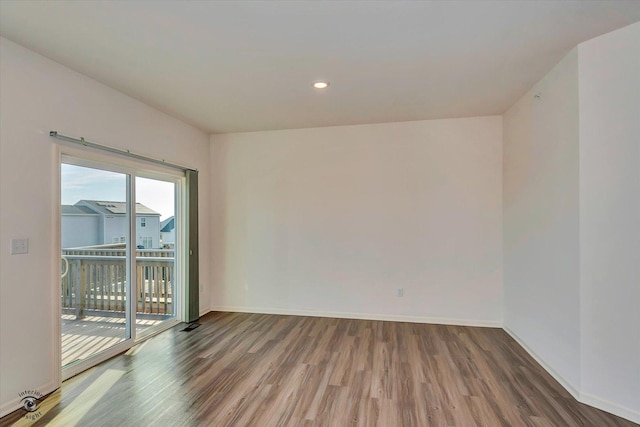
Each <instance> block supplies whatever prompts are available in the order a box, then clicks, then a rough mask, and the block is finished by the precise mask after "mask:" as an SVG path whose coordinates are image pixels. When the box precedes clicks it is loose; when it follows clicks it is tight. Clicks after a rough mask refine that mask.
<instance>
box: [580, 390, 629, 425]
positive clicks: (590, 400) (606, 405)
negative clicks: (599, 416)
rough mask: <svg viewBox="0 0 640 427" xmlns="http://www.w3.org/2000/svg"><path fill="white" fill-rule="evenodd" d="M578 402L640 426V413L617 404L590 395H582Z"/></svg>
mask: <svg viewBox="0 0 640 427" xmlns="http://www.w3.org/2000/svg"><path fill="white" fill-rule="evenodd" d="M578 401H579V402H581V403H584V404H585V405H589V406H593V407H594V408H598V409H601V410H603V411H605V412H609V413H610V414H613V415H617V416H619V417H622V418H626V419H627V420H629V421H633V422H634V423H637V424H640V412H638V411H634V410H633V409H629V408H626V407H624V406H621V405H618V404H617V403H613V402H609V401H607V400H604V399H601V398H599V397H598V396H594V395H592V394H589V393H580V399H578Z"/></svg>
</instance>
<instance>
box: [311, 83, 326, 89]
mask: <svg viewBox="0 0 640 427" xmlns="http://www.w3.org/2000/svg"><path fill="white" fill-rule="evenodd" d="M313 87H315V88H316V89H326V88H328V87H329V82H315V83H314V84H313Z"/></svg>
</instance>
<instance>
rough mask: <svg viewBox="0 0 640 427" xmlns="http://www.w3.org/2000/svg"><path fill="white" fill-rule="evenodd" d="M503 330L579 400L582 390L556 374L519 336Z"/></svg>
mask: <svg viewBox="0 0 640 427" xmlns="http://www.w3.org/2000/svg"><path fill="white" fill-rule="evenodd" d="M502 329H504V331H505V332H506V333H508V334H509V335H510V336H511V338H513V339H514V340H515V341H516V342H517V343H518V344H519V345H520V347H522V348H524V349H525V351H526V352H527V353H529V356H531V357H533V358H534V359H535V361H536V362H538V364H539V365H540V366H542V367H543V368H544V370H545V371H547V372H548V373H549V374H550V375H551V376H552V377H553V378H554V379H555V380H556V381H558V382H559V383H560V385H561V386H562V387H564V389H565V390H567V391H568V392H569V394H571V396H573V398H574V399H576V400H579V397H580V390H579V389H578V388H577V387H575V386H574V385H573V384H571V382H569V381H567V380H566V379H565V378H564V377H563V376H562V375H560V374H559V373H558V372H556V371H555V370H554V369H553V368H552V367H551V365H550V364H548V363H547V362H546V361H545V360H544V359H543V358H542V357H540V356H539V355H538V354H537V353H536V352H535V351H533V349H531V347H529V346H528V345H527V344H525V342H524V340H523V339H522V338H520V337H519V336H518V334H516V333H515V332H513V331H512V330H511V329H509V328H507V327H506V326H504V327H503V328H502Z"/></svg>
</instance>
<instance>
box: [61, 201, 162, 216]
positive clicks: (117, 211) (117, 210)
mask: <svg viewBox="0 0 640 427" xmlns="http://www.w3.org/2000/svg"><path fill="white" fill-rule="evenodd" d="M74 206H75V207H86V208H88V209H90V210H92V211H94V212H99V213H102V214H105V215H124V214H125V213H127V204H126V202H111V201H108V200H80V201H78V202H77V203H76V204H75V205H74ZM136 214H137V215H140V214H142V215H158V216H160V213H158V212H156V211H154V210H153V209H151V208H148V207H146V206H145V205H143V204H142V203H136Z"/></svg>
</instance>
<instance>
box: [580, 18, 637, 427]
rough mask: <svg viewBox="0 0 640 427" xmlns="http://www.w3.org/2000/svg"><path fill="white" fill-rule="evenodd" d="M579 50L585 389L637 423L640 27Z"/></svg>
mask: <svg viewBox="0 0 640 427" xmlns="http://www.w3.org/2000/svg"><path fill="white" fill-rule="evenodd" d="M578 51H579V68H580V79H579V81H580V180H581V182H580V212H581V213H580V239H581V251H582V259H581V270H580V271H581V277H582V288H581V306H582V320H581V321H582V325H581V326H582V334H581V340H582V392H583V394H585V399H588V401H592V400H595V403H596V404H598V403H602V402H609V403H611V404H613V405H615V406H616V407H617V412H618V413H620V414H623V415H624V414H625V413H628V414H629V415H627V417H629V418H632V417H633V418H634V419H635V421H636V422H640V23H637V24H634V25H631V26H629V27H626V28H623V29H621V30H618V31H614V32H612V33H609V34H606V35H604V36H601V37H598V38H596V39H593V40H591V41H588V42H585V43H583V44H581V45H580V46H579V49H578Z"/></svg>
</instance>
